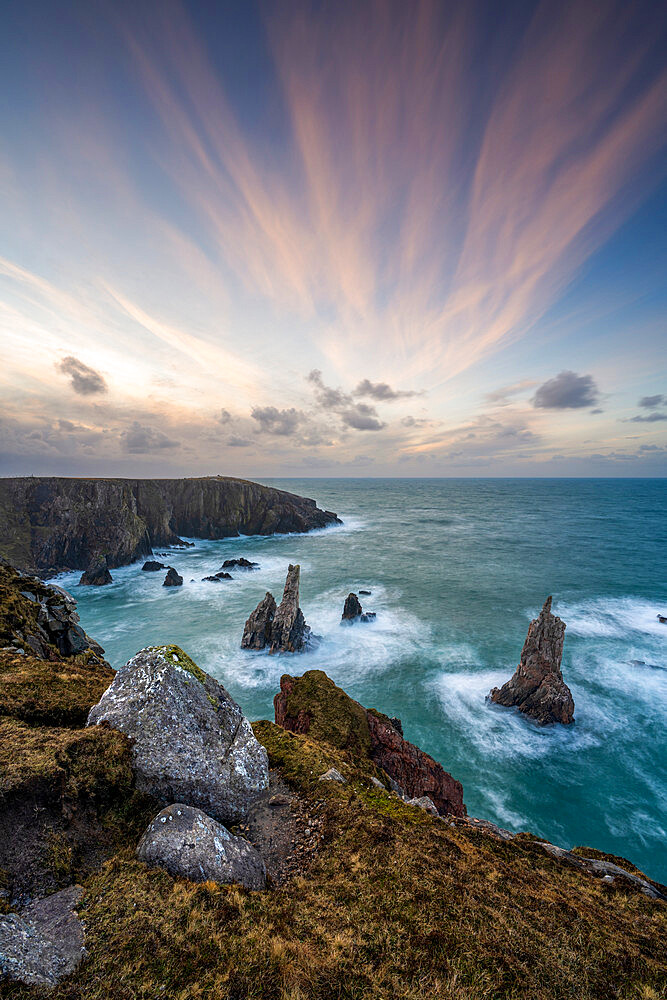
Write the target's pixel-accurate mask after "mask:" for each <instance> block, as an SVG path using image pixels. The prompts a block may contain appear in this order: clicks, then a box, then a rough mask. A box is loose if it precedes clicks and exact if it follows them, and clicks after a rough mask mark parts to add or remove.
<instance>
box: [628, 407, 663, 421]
mask: <svg viewBox="0 0 667 1000" xmlns="http://www.w3.org/2000/svg"><path fill="white" fill-rule="evenodd" d="M658 420H667V413H660V411H659V410H656V411H655V412H654V413H647V414H645V415H644V414H639V415H638V416H636V417H630V423H631V424H654V423H656V421H658Z"/></svg>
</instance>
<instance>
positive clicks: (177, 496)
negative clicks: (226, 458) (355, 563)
mask: <svg viewBox="0 0 667 1000" xmlns="http://www.w3.org/2000/svg"><path fill="white" fill-rule="evenodd" d="M340 523H341V522H340V521H339V519H338V518H337V517H336V515H335V514H333V513H332V512H331V511H325V510H321V509H320V508H319V507H318V506H317V504H316V503H315V501H314V500H310V499H308V498H306V497H300V496H297V495H296V494H293V493H286V492H285V491H284V490H277V489H273V488H271V487H268V486H261V485H259V484H258V483H251V482H247V481H246V480H243V479H232V478H229V477H225V476H208V477H205V478H202V479H65V478H55V477H45V478H38V477H33V476H28V477H21V478H6V479H0V556H3V555H6V556H7V557H8V558H11V560H12V562H13V563H14V565H18V567H19V568H21V569H23V570H25V571H28V572H33V573H39V574H42V575H49V574H50V575H53V574H55V573H58V572H62V571H64V570H72V569H81V570H87V568H88V567H89V566H90V564H91V562H92V561H93V560H94V559H96V558H98V557H99V556H100V555H102V554H104V555H105V557H106V559H107V565H108V567H109V568H110V569H113V568H114V567H116V566H123V565H125V564H127V563H131V562H133V561H134V560H135V559H139V558H141V557H142V556H150V555H152V553H153V547H155V546H157V547H161V546H165V545H168V546H184V545H185V544H186V543H185V542H184V541H183V539H182V537H181V536H182V535H185V536H186V537H193V538H211V539H214V538H230V537H236V536H238V535H240V534H243V535H272V534H284V533H288V532H303V531H311V530H312V529H313V528H325V527H327V526H328V525H332V524H340Z"/></svg>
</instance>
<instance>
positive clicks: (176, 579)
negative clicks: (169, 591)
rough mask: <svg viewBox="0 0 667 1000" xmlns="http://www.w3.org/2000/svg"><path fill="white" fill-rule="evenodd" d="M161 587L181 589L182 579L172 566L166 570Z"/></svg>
mask: <svg viewBox="0 0 667 1000" xmlns="http://www.w3.org/2000/svg"><path fill="white" fill-rule="evenodd" d="M162 586H163V587H182V586H183V577H182V576H181V575H180V573H177V572H176V570H175V569H174V567H173V566H170V567H169V568H168V570H167V575H166V576H165V578H164V583H163V584H162Z"/></svg>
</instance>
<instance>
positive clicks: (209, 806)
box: [88, 646, 269, 824]
mask: <svg viewBox="0 0 667 1000" xmlns="http://www.w3.org/2000/svg"><path fill="white" fill-rule="evenodd" d="M100 723H107V724H108V725H110V726H113V727H114V728H115V729H119V730H120V731H121V732H122V733H125V734H126V735H127V736H129V738H130V739H131V740H132V750H133V758H134V768H135V772H136V784H137V787H138V788H139V789H140V791H144V792H147V793H149V794H150V795H153V796H155V798H157V799H158V800H160V801H163V802H167V803H168V802H174V801H177V802H184V803H186V804H187V805H191V806H197V807H199V808H201V809H203V810H204V811H205V812H206V813H208V814H209V815H210V816H213V817H214V818H215V819H217V820H219V821H220V822H221V823H228V824H233V823H237V822H239V820H240V819H242V818H243V816H245V814H246V812H247V810H248V808H249V807H250V805H251V804H252V802H253V801H254V800H255V798H256V797H257V796H258V795H259V794H260V793H261V792H263V791H264V789H266V788H268V784H269V769H268V758H267V754H266V750H265V749H264V747H263V746H261V744H260V743H258V742H257V740H256V739H255V736H254V734H253V731H252V729H251V727H250V723H249V722H248V720H247V719H246V718H245V717H244V715H243V713H242V712H241V709H240V708H239V706H238V705H237V704H236V702H235V701H234V700H233V699H232V697H231V696H230V695H229V693H228V692H227V691H226V690H225V688H224V687H223V686H222V684H219V683H218V682H217V681H215V680H214V679H213V678H212V677H209V675H208V674H206V673H204V671H203V670H201V669H200V668H199V667H198V666H197V665H196V664H195V663H194V662H193V661H192V660H191V659H190V657H189V656H188V655H187V654H186V653H184V652H183V650H182V649H180V648H179V647H178V646H152V647H148V648H147V649H142V650H141V651H140V652H139V653H137V654H136V656H133V657H132V659H131V660H129V661H128V662H127V663H126V664H125V666H124V667H121V669H120V670H119V671H118V673H117V674H116V676H115V678H114V680H113V683H112V684H111V686H110V687H109V688H108V689H107V690H106V691H105V692H104V694H103V695H102V697H101V699H100V701H99V702H98V704H97V705H95V706H94V707H93V708H92V709H91V711H90V714H89V716H88V725H89V726H90V725H95V724H98V725H99V724H100Z"/></svg>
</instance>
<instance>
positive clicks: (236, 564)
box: [220, 556, 259, 569]
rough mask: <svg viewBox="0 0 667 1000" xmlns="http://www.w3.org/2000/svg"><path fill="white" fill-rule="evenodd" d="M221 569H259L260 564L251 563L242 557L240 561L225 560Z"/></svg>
mask: <svg viewBox="0 0 667 1000" xmlns="http://www.w3.org/2000/svg"><path fill="white" fill-rule="evenodd" d="M220 568H221V569H259V563H256V562H251V561H250V560H249V559H245V558H244V557H243V556H241V558H240V559H225V561H224V562H223V564H222V566H221V567H220Z"/></svg>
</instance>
